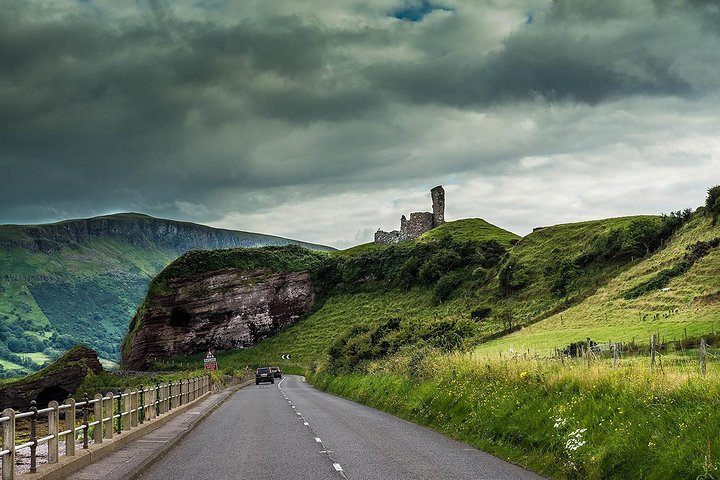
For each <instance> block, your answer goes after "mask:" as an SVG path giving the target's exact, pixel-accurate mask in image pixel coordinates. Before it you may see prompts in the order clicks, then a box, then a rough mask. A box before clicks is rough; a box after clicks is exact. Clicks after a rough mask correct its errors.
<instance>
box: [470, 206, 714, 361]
mask: <svg viewBox="0 0 720 480" xmlns="http://www.w3.org/2000/svg"><path fill="white" fill-rule="evenodd" d="M718 237H720V226H712V225H711V221H710V219H708V218H705V217H701V216H697V217H696V218H694V219H693V220H692V221H690V222H689V223H688V224H686V225H685V226H684V227H683V228H682V230H680V231H679V232H677V233H676V234H675V235H674V236H673V237H672V239H671V240H670V241H669V242H668V243H667V244H666V245H665V246H664V247H663V248H661V249H659V250H657V251H656V252H655V253H653V254H651V255H649V256H648V257H646V258H643V259H639V260H636V261H634V262H630V263H629V264H627V265H625V266H622V267H618V268H617V270H616V271H614V272H611V275H608V276H606V281H605V282H603V283H601V284H600V285H599V288H598V289H597V290H596V291H595V292H594V294H593V295H591V296H590V297H588V298H587V299H584V301H582V302H581V303H578V304H577V305H572V306H570V307H569V308H567V309H565V310H563V311H560V312H558V313H556V314H554V315H552V316H549V317H548V318H546V319H544V320H542V321H540V322H538V323H536V324H534V325H532V326H529V327H527V328H524V329H523V330H522V331H518V332H515V333H512V334H510V335H507V336H505V337H503V338H501V339H498V340H495V341H492V342H488V343H486V344H483V345H482V346H480V347H479V351H480V352H496V351H507V350H510V349H513V350H515V351H524V350H525V349H530V350H531V351H533V352H536V353H540V354H548V353H549V352H550V350H552V349H553V348H554V347H561V346H565V345H567V344H569V343H570V342H574V341H578V340H583V339H585V338H586V337H591V338H592V339H594V340H596V341H602V342H607V341H609V340H611V341H619V342H631V341H632V340H633V339H634V340H635V341H636V342H638V343H648V338H649V336H650V335H652V334H654V333H659V334H660V336H661V337H662V339H663V340H677V339H681V338H684V337H685V336H686V335H687V336H689V337H697V336H700V335H707V334H708V333H710V332H713V331H717V330H719V329H720V284H719V283H718V275H720V249H718V248H712V249H710V251H709V252H708V253H707V255H705V256H703V257H702V258H700V259H699V260H698V261H697V262H696V263H694V264H693V265H692V267H691V268H690V269H689V270H688V271H687V272H685V273H683V274H681V275H679V276H677V277H674V278H672V279H670V281H669V282H668V283H667V285H666V286H664V287H662V289H661V288H652V289H650V290H649V291H648V292H647V293H645V294H643V295H641V296H639V297H637V298H625V297H626V295H627V293H628V292H629V291H630V290H632V289H633V287H636V286H638V285H641V284H643V283H644V282H648V281H649V280H652V279H654V278H657V276H658V274H659V273H660V272H662V271H663V270H666V269H668V268H672V266H674V265H678V264H679V263H680V262H682V261H683V257H684V256H685V255H686V253H687V252H688V248H690V247H691V246H692V245H694V244H696V243H697V242H699V241H704V242H711V241H712V240H713V239H716V238H718Z"/></svg>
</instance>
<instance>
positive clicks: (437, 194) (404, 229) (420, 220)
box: [375, 185, 445, 245]
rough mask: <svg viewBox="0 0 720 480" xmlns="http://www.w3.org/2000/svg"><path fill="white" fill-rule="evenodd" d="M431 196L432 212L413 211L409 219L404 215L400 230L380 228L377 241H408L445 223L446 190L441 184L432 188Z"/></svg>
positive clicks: (385, 242)
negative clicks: (388, 230) (387, 230)
mask: <svg viewBox="0 0 720 480" xmlns="http://www.w3.org/2000/svg"><path fill="white" fill-rule="evenodd" d="M430 196H431V197H432V210H433V211H432V213H431V212H413V213H411V214H410V218H409V219H407V218H405V215H403V216H402V217H401V218H400V230H393V231H392V232H385V231H383V230H378V231H377V232H375V243H378V244H381V245H391V244H393V243H400V242H407V241H408V240H414V239H416V238H418V237H419V236H420V235H422V234H423V233H425V232H427V231H428V230H431V229H433V228H435V227H437V226H440V225H442V224H443V223H445V190H444V189H443V187H442V186H440V185H439V186H437V187H435V188H433V189H432V190H430Z"/></svg>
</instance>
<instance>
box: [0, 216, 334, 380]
mask: <svg viewBox="0 0 720 480" xmlns="http://www.w3.org/2000/svg"><path fill="white" fill-rule="evenodd" d="M288 243H297V244H301V245H303V246H308V247H311V248H316V249H325V250H328V249H327V247H322V246H319V245H311V244H307V243H303V242H296V241H293V240H288V239H284V238H280V237H274V236H270V235H261V234H255V233H248V232H235V231H228V230H220V229H214V228H210V227H205V226H202V225H195V224H191V223H186V222H175V221H171V220H163V219H156V218H152V217H148V216H146V215H140V214H118V215H110V216H105V217H97V218H92V219H83V220H69V221H65V222H60V223H56V224H49V225H1V226H0V377H3V376H16V375H21V374H26V373H29V372H31V371H34V370H36V369H37V368H38V367H39V366H41V365H43V364H44V363H46V362H47V361H49V360H51V359H53V358H56V357H57V356H58V355H59V354H60V353H62V352H63V351H65V350H67V349H68V348H70V347H72V346H73V345H76V344H78V343H83V344H85V345H88V346H90V347H92V348H94V349H95V350H97V351H98V353H99V355H100V356H101V357H102V358H103V359H106V360H114V361H117V360H119V345H120V342H121V341H122V338H123V336H124V335H125V333H126V332H127V328H128V324H129V322H130V319H131V318H132V316H133V314H134V313H135V310H136V309H137V307H138V305H139V304H140V303H141V302H142V300H143V298H144V296H145V294H146V291H147V287H148V284H149V282H150V280H151V279H152V278H153V277H154V276H155V275H156V274H157V273H158V272H159V271H160V270H162V269H163V268H164V267H165V266H166V265H168V264H169V263H170V262H171V261H172V260H173V259H175V258H177V257H178V256H179V255H181V254H182V253H184V252H186V251H188V250H190V249H193V248H196V249H199V248H227V247H254V246H263V245H285V244H288Z"/></svg>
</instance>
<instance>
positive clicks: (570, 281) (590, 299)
mask: <svg viewBox="0 0 720 480" xmlns="http://www.w3.org/2000/svg"><path fill="white" fill-rule="evenodd" d="M684 218H685V219H684V220H683V221H680V220H679V219H678V218H675V217H670V218H668V217H660V216H634V217H622V218H614V219H605V220H597V221H589V222H580V223H574V224H563V225H555V226H550V227H546V228H541V229H536V230H535V231H534V232H532V233H530V234H529V235H527V236H525V237H523V238H520V237H518V236H516V235H514V234H512V233H510V232H507V231H505V230H502V229H499V228H497V227H494V226H492V225H490V224H488V223H487V222H485V221H483V220H480V219H466V220H460V221H456V222H448V223H446V224H444V225H442V226H441V227H439V228H436V229H434V230H432V231H430V232H427V233H426V234H425V235H423V236H422V237H421V238H419V239H418V240H416V241H413V242H406V243H401V244H398V245H392V246H378V245H374V244H365V245H359V246H357V247H354V248H351V249H348V250H345V251H341V252H335V253H331V254H329V257H328V258H330V259H332V262H331V263H332V264H333V268H330V269H326V270H325V271H324V272H322V275H324V276H325V278H324V279H323V280H322V281H323V282H325V283H326V284H328V285H330V288H327V289H326V290H325V293H324V295H323V299H322V301H321V302H320V303H319V308H318V309H317V311H315V312H314V313H313V314H312V315H309V316H308V317H307V318H304V319H301V320H300V321H298V322H297V323H295V324H294V325H292V326H290V327H287V328H286V329H285V330H283V331H281V332H280V333H279V334H277V335H276V336H275V337H273V338H270V339H268V340H265V341H263V342H261V343H260V344H259V345H258V346H257V347H255V348H253V349H249V350H240V351H235V352H229V353H227V354H222V355H226V356H227V361H229V362H230V364H232V365H234V366H241V365H247V364H259V363H267V362H273V361H275V362H277V361H278V360H279V359H280V356H281V355H282V354H290V355H292V359H293V360H292V361H291V362H290V364H289V365H288V366H294V367H297V368H301V369H305V368H308V367H309V366H310V365H312V364H318V363H324V362H327V361H328V359H329V358H330V357H329V352H330V349H331V347H333V346H336V347H338V345H340V346H339V347H338V348H344V349H346V350H348V351H349V350H352V349H354V351H357V350H363V348H364V347H363V348H361V346H359V345H358V343H361V339H362V341H364V342H365V343H368V344H369V345H370V347H368V348H369V350H372V351H368V352H364V353H361V354H359V357H357V358H358V359H359V360H360V361H361V362H370V361H372V360H374V359H377V358H381V357H383V356H384V355H388V354H392V353H394V352H398V351H400V350H402V349H404V348H410V346H411V345H417V346H420V347H422V346H423V345H430V346H433V347H438V346H440V347H441V348H443V349H446V350H448V349H452V348H457V347H464V348H467V347H469V346H470V345H473V344H475V345H477V347H475V348H476V349H477V350H478V351H479V352H480V353H488V352H497V351H504V350H513V351H525V350H526V349H531V350H532V351H533V352H534V353H541V354H549V353H550V352H552V351H553V350H554V348H555V347H564V346H566V345H567V344H569V343H571V342H575V341H578V340H584V339H585V338H586V337H588V336H589V337H592V338H593V339H594V340H597V341H601V342H607V341H608V340H613V341H616V340H617V341H631V340H632V339H633V337H635V340H636V342H637V343H643V342H647V338H646V337H647V336H648V335H650V334H651V333H657V332H658V331H659V333H660V334H661V335H662V336H663V337H664V338H665V339H668V340H670V339H672V338H681V336H683V335H685V329H687V335H689V336H695V335H699V334H702V333H708V332H710V331H712V330H713V329H714V326H713V324H712V318H713V317H714V316H715V315H716V313H717V309H718V304H719V300H718V298H720V294H719V293H718V291H720V290H719V289H718V287H714V286H713V285H714V284H713V281H714V278H716V277H714V276H716V274H717V272H718V268H717V267H718V265H719V264H718V263H717V262H720V258H719V257H720V253H718V250H717V249H716V248H715V247H710V248H709V250H708V252H706V253H707V254H705V255H704V256H702V258H700V259H699V260H697V261H696V262H695V263H694V264H693V266H692V268H689V269H688V270H687V271H683V272H681V273H680V274H678V275H677V276H676V277H674V278H673V279H672V280H671V281H670V283H669V284H668V285H667V286H666V287H665V286H664V287H663V288H669V290H666V291H661V290H660V289H659V288H654V287H652V284H651V286H650V287H648V288H650V289H649V291H647V292H645V293H643V294H641V295H639V296H637V297H636V298H632V299H626V298H625V296H626V295H628V292H629V291H631V290H632V289H633V287H635V286H637V285H640V284H642V283H643V282H647V281H648V280H650V279H653V278H655V276H657V275H658V273H659V272H661V271H663V270H665V269H668V268H670V267H672V266H673V265H675V264H677V263H678V262H681V261H683V258H685V257H686V256H687V252H688V248H689V247H691V246H692V245H694V244H696V243H697V242H698V241H701V240H706V241H708V240H712V239H714V238H716V237H720V227H716V226H712V225H711V222H710V219H708V218H706V217H704V216H703V215H702V214H696V215H695V216H694V217H693V218H692V220H691V221H687V220H688V219H689V213H688V214H687V217H684ZM669 225H670V226H669ZM678 229H679V230H678ZM444 335H445V336H448V335H449V337H450V338H452V340H451V341H449V342H448V341H446V340H442V338H443V336H444ZM354 338H355V340H354ZM443 342H444V343H443ZM336 344H338V345H336ZM378 345H379V346H378ZM222 355H221V356H222Z"/></svg>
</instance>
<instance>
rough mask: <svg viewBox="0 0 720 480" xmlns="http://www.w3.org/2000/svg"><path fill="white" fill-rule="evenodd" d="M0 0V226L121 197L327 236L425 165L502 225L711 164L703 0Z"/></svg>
mask: <svg viewBox="0 0 720 480" xmlns="http://www.w3.org/2000/svg"><path fill="white" fill-rule="evenodd" d="M0 8H1V9H0V11H1V12H2V13H1V14H0V171H2V172H3V173H2V188H1V189H0V222H2V223H11V222H17V223H33V222H42V221H53V220H60V219H63V218H67V217H78V216H90V215H96V214H103V213H108V212H112V211H128V210H132V211H141V212H144V213H148V214H152V215H157V216H164V217H168V218H177V219H183V220H191V221H197V222H202V223H207V224H211V225H215V226H222V227H227V228H238V229H244V230H254V231H262V232H266V233H272V234H277V235H286V236H290V237H295V238H302V239H305V240H309V241H317V242H324V243H329V244H333V245H335V246H341V247H344V246H348V245H351V244H353V243H358V242H360V241H367V240H370V238H371V234H370V233H368V232H372V231H373V230H374V229H376V228H378V227H383V228H392V227H393V226H394V223H395V222H396V221H397V217H399V215H400V214H402V213H407V212H408V211H414V210H417V209H425V208H427V206H428V205H426V203H427V202H428V199H427V193H426V191H427V189H428V188H429V187H431V186H433V185H435V184H440V183H442V184H444V185H445V186H446V190H448V214H449V217H450V218H451V219H452V218H462V217H469V216H480V217H483V218H486V219H487V220H489V221H492V222H493V223H496V224H498V225H500V226H503V227H505V228H509V229H512V230H514V231H516V232H518V233H525V232H527V231H528V230H529V229H530V228H532V227H533V226H535V223H538V221H539V220H542V222H543V223H558V222H561V221H573V220H581V219H587V218H598V216H612V215H622V214H634V213H660V212H661V211H668V210H671V209H673V210H674V209H678V208H685V207H688V206H697V205H698V204H699V203H700V202H701V201H702V199H703V196H704V191H705V189H706V188H707V187H708V186H710V185H711V184H714V183H718V182H717V178H715V179H713V178H712V174H714V175H717V173H715V172H718V171H720V169H719V167H720V142H719V141H718V140H715V138H717V133H718V131H720V119H718V116H717V114H716V112H717V111H718V107H719V106H720V95H719V92H720V88H719V87H720V27H718V25H720V8H719V7H718V5H717V4H716V2H712V1H701V0H693V1H690V0H687V1H685V2H677V1H670V0H655V1H653V0H622V1H621V0H605V1H602V2H601V1H570V0H557V1H554V2H550V1H546V0H511V1H503V2H493V1H488V2H474V1H469V0H468V1H459V0H458V1H449V0H448V1H443V2H427V1H424V0H423V1H415V0H372V1H365V2H335V1H330V0H313V1H310V0H309V1H306V2H294V1H290V0H277V1H273V2H265V1H261V0H246V1H230V0H185V1H178V2H163V1H161V0H153V1H149V0H139V1H138V2H113V1H111V0H85V1H75V0H60V1H47V0H27V1H23V2H15V1H11V0H0ZM710 172H712V174H711V173H710Z"/></svg>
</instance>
